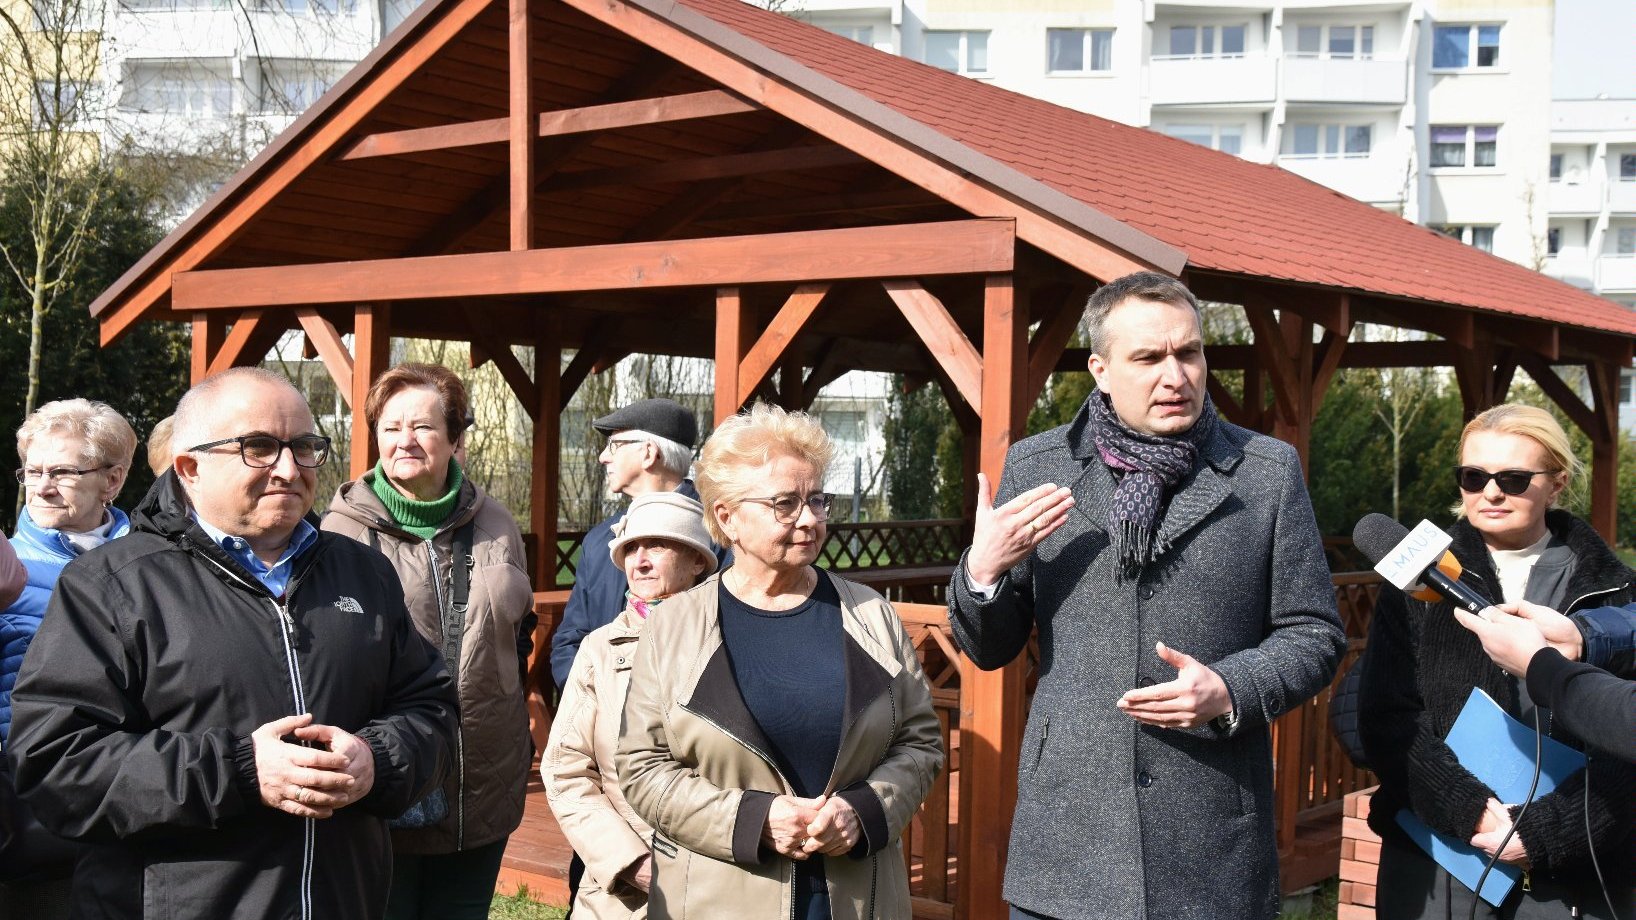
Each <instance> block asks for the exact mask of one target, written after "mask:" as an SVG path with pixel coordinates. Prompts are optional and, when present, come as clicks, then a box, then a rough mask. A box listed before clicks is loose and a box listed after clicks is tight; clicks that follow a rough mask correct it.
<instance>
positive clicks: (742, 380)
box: [738, 284, 829, 393]
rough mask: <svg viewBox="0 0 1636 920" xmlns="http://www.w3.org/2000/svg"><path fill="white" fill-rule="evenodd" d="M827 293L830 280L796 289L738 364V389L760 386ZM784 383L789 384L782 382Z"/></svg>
mask: <svg viewBox="0 0 1636 920" xmlns="http://www.w3.org/2000/svg"><path fill="white" fill-rule="evenodd" d="M828 293H829V285H827V284H803V285H801V286H800V287H797V288H796V289H795V293H793V294H791V295H790V298H789V300H787V301H785V303H784V306H783V307H781V308H780V309H779V311H778V315H777V316H774V317H773V321H772V323H770V324H769V325H768V326H767V329H766V331H764V332H762V333H761V337H760V338H758V339H756V343H755V346H754V347H752V348H751V349H750V350H749V352H748V353H747V354H746V355H745V356H744V360H743V362H742V363H740V364H739V368H738V392H740V393H750V392H754V391H755V388H756V387H758V386H761V382H762V381H763V380H765V379H767V375H768V374H769V373H771V372H772V369H773V365H775V364H777V363H778V360H779V358H781V357H783V356H784V354H785V352H786V351H787V350H788V349H789V347H790V344H791V343H792V342H794V341H795V337H796V336H798V335H800V334H801V330H802V329H804V328H805V327H806V325H807V323H808V321H810V320H811V319H812V315H813V314H814V313H815V312H817V310H818V305H819V304H820V303H823V300H824V296H825V295H827V294H828ZM785 370H788V368H787V367H786V368H785ZM783 385H786V384H783V383H782V382H781V386H783ZM797 389H799V388H797Z"/></svg>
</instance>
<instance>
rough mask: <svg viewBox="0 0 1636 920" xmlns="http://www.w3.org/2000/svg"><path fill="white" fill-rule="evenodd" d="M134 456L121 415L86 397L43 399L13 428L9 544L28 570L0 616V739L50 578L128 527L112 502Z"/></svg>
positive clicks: (6, 730)
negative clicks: (14, 494)
mask: <svg viewBox="0 0 1636 920" xmlns="http://www.w3.org/2000/svg"><path fill="white" fill-rule="evenodd" d="M135 454H136V432H135V431H132V430H131V425H130V423H129V422H127V421H125V417H124V416H122V415H120V414H119V413H118V412H115V411H114V410H113V409H112V408H110V407H109V406H108V405H106V404H104V403H100V402H93V401H91V400H89V399H59V400H57V401H56V402H49V403H46V404H45V405H43V406H41V407H40V408H39V409H36V410H35V411H34V414H33V415H30V416H29V417H28V418H26V419H24V420H23V424H22V427H20V428H18V429H17V456H18V458H19V459H21V460H22V462H23V465H22V467H21V468H20V469H18V470H17V482H18V483H20V484H21V485H22V487H23V495H24V503H23V513H22V514H21V515H20V516H18V518H17V535H16V536H14V537H12V538H11V544H12V548H13V549H15V550H16V551H17V555H18V557H19V558H21V559H22V560H23V565H24V566H25V567H26V568H27V569H28V585H27V586H26V587H25V588H24V589H23V593H22V595H21V596H20V597H18V598H17V600H16V601H15V602H13V603H12V605H11V606H10V607H8V608H6V610H5V612H4V613H0V654H3V655H4V658H3V660H0V743H3V742H4V740H5V739H6V738H7V737H8V736H9V734H10V729H11V687H12V684H13V683H15V682H16V680H17V669H18V668H19V667H20V666H21V665H22V662H23V653H24V652H25V651H27V650H28V645H29V642H30V640H32V639H33V638H34V633H35V632H36V631H37V630H38V628H39V625H40V618H41V617H43V616H44V615H45V608H46V604H47V602H49V601H50V600H51V592H52V590H53V589H54V588H55V587H56V585H57V575H58V574H59V573H60V572H62V568H63V566H65V565H67V564H68V563H69V562H71V561H73V560H74V558H75V557H77V556H79V555H80V554H81V553H83V552H85V551H86V550H89V549H93V548H95V547H98V546H101V545H102V544H104V543H106V542H108V541H109V540H113V539H116V538H119V537H123V536H124V535H125V534H127V533H129V532H130V529H131V522H130V519H129V518H127V517H126V516H125V512H123V511H121V510H119V509H118V508H115V507H114V506H113V501H114V498H115V497H117V496H118V495H119V490H120V489H122V488H124V486H125V475H126V473H128V472H130V469H131V460H132V458H133V457H134V456H135Z"/></svg>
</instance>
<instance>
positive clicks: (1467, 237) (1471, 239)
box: [1431, 224, 1496, 253]
mask: <svg viewBox="0 0 1636 920" xmlns="http://www.w3.org/2000/svg"><path fill="white" fill-rule="evenodd" d="M1495 226H1496V225H1494V224H1433V225H1431V229H1433V230H1436V231H1437V232H1438V233H1441V234H1443V235H1444V236H1446V237H1448V238H1449V239H1452V240H1458V241H1459V242H1462V243H1464V244H1466V245H1467V246H1470V247H1472V248H1474V249H1480V250H1482V251H1483V252H1487V253H1493V252H1494V229H1495ZM1484 231H1487V236H1488V245H1487V246H1479V245H1478V244H1477V237H1478V236H1479V235H1481V234H1482V233H1483V232H1484Z"/></svg>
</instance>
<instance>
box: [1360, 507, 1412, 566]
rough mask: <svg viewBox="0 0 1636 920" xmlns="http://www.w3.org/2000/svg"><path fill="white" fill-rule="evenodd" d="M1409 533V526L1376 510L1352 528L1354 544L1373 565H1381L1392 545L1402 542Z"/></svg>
mask: <svg viewBox="0 0 1636 920" xmlns="http://www.w3.org/2000/svg"><path fill="white" fill-rule="evenodd" d="M1408 535H1409V528H1407V527H1404V526H1403V525H1402V524H1399V523H1398V522H1396V521H1394V520H1392V519H1391V518H1389V517H1387V516H1386V515H1384V514H1380V513H1378V512H1376V513H1371V514H1366V515H1364V516H1363V517H1362V518H1360V519H1359V520H1358V523H1357V526H1355V527H1353V528H1352V545H1353V546H1355V547H1357V549H1358V552H1360V553H1362V554H1363V556H1364V558H1365V559H1368V560H1369V563H1370V564H1371V565H1379V564H1380V560H1382V559H1385V558H1386V554H1387V553H1390V552H1391V551H1392V547H1394V546H1397V545H1398V544H1399V543H1402V542H1403V539H1404V538H1405V537H1407V536H1408Z"/></svg>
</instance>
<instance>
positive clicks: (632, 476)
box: [551, 398, 699, 690]
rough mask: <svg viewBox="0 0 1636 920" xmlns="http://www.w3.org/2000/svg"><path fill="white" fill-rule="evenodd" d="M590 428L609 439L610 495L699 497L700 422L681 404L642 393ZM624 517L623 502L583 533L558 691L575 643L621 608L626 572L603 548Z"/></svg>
mask: <svg viewBox="0 0 1636 920" xmlns="http://www.w3.org/2000/svg"><path fill="white" fill-rule="evenodd" d="M591 427H592V428H595V429H596V430H597V431H598V432H599V433H601V434H602V435H604V436H605V437H607V439H608V442H607V444H606V445H605V446H604V447H603V448H602V454H601V455H600V456H598V457H597V462H599V463H601V464H602V466H603V468H604V469H605V470H606V471H607V476H608V495H609V496H610V497H615V498H617V497H619V496H621V495H623V496H624V497H626V498H635V497H636V496H638V495H645V494H646V493H648V492H680V493H681V494H683V495H686V496H687V497H689V498H693V499H697V498H698V497H699V492H698V490H697V489H695V488H693V481H692V480H691V479H688V478H687V472H688V469H689V468H691V467H692V465H693V446H694V445H695V444H696V443H697V442H698V439H699V423H698V421H697V420H696V419H695V418H694V417H693V413H692V412H690V411H689V410H688V409H687V408H685V407H684V406H682V405H681V404H680V403H678V402H676V401H675V400H673V399H663V398H660V399H644V400H642V401H641V402H636V403H632V404H631V405H628V406H626V407H625V408H623V409H619V410H616V411H614V412H612V413H610V414H608V415H604V416H603V417H601V418H599V419H596V420H595V421H593V422H591ZM624 517H625V509H623V508H621V509H619V510H618V511H617V512H615V513H614V515H613V517H610V518H608V519H607V520H605V521H603V522H602V523H600V524H598V525H596V526H595V527H593V528H591V530H590V531H589V532H588V533H586V534H585V545H584V549H583V550H581V552H580V554H579V568H578V569H577V570H576V571H575V573H574V590H573V593H572V594H570V595H569V596H568V606H567V607H565V608H564V609H563V612H562V623H561V624H559V625H558V626H557V632H556V635H555V636H554V637H553V638H552V640H551V677H552V679H554V680H555V681H556V682H557V689H558V690H561V689H562V685H563V684H564V683H566V682H567V680H568V671H569V669H570V668H572V667H573V665H574V655H575V654H576V653H578V652H579V644H580V642H581V641H582V640H583V639H584V638H585V637H586V636H587V635H589V634H590V633H591V631H592V630H594V629H596V628H598V627H600V626H602V625H603V624H605V623H611V622H613V619H614V617H616V616H618V615H619V611H621V610H623V609H625V573H624V572H621V571H620V570H619V569H617V568H615V567H614V564H613V559H612V557H610V556H609V554H608V545H609V544H610V543H612V542H613V526H614V524H617V523H618V522H619V521H620V520H621V519H623V518H624Z"/></svg>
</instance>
